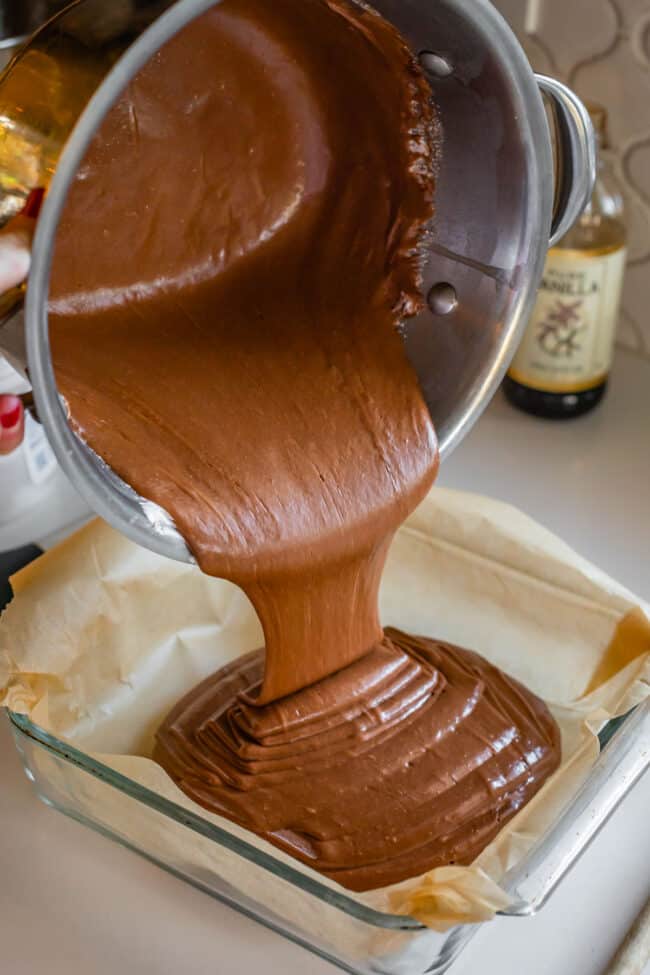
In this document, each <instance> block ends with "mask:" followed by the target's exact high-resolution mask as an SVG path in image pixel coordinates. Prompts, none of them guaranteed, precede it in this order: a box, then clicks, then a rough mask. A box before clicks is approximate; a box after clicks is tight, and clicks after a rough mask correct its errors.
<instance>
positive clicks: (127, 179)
mask: <svg viewBox="0 0 650 975" xmlns="http://www.w3.org/2000/svg"><path fill="white" fill-rule="evenodd" d="M434 130H435V118H434V109H433V107H432V104H431V99H430V91H429V89H428V86H427V84H426V81H425V79H424V78H423V76H422V75H421V74H420V71H419V68H418V66H417V64H416V62H415V61H414V59H413V57H412V55H411V53H410V52H409V49H408V47H407V45H406V43H405V41H404V40H403V39H402V38H401V36H400V35H399V34H398V32H397V31H396V30H395V29H394V28H393V27H392V26H391V25H390V24H388V23H387V22H386V21H385V20H383V19H382V18H381V17H379V16H378V15H377V14H376V13H375V12H373V11H371V10H369V9H368V8H366V7H362V6H360V5H357V4H356V3H353V2H349V0H274V2H273V3H272V4H270V3H268V0H224V2H223V3H222V4H221V5H219V6H218V7H216V8H214V9H213V10H211V11H209V12H208V13H206V14H204V15H203V16H201V17H200V18H199V19H198V20H196V21H194V22H193V23H192V24H191V25H190V26H188V27H187V28H185V29H184V30H183V31H182V32H181V33H180V34H179V35H177V36H176V37H175V38H174V39H173V40H172V41H171V42H170V43H168V44H167V45H166V46H165V47H164V48H163V49H162V50H161V51H160V52H159V54H158V55H157V56H156V57H155V58H154V59H153V60H152V61H151V62H150V63H149V64H148V65H147V66H146V67H145V68H144V69H143V70H142V72H141V73H140V74H139V75H138V76H137V77H136V79H135V80H134V81H133V82H132V83H131V84H130V85H129V87H128V88H127V89H126V90H125V91H124V93H123V95H122V97H121V99H120V100H119V101H118V102H117V103H116V105H115V106H114V107H113V109H112V110H111V112H110V113H109V115H108V116H107V118H106V119H105V121H104V123H103V125H102V127H101V128H100V130H99V132H98V134H97V135H96V137H95V139H94V141H93V143H92V145H91V147H90V149H89V151H88V153H87V156H86V158H85V161H84V163H83V165H82V166H81V168H80V170H79V173H78V176H77V179H76V182H75V183H74V185H73V187H72V190H71V193H70V196H69V198H68V201H67V204H66V209H65V212H64V216H63V219H62V222H61V227H60V231H59V235H58V240H57V246H56V252H55V255H54V263H53V272H52V284H51V295H50V298H51V300H50V333H51V341H52V352H53V359H54V364H55V369H56V375H57V381H58V384H59V387H60V389H61V391H62V393H63V394H64V395H65V397H66V399H67V402H68V404H69V407H70V411H71V416H72V422H73V424H74V426H75V429H76V430H77V432H78V433H79V434H80V435H81V436H82V437H83V438H84V439H85V440H86V441H87V442H88V443H89V444H90V446H91V447H92V448H93V449H94V450H95V451H96V452H97V453H98V454H100V455H101V456H102V457H103V458H104V459H105V460H106V462H107V463H108V464H110V466H111V467H112V468H113V469H114V470H115V471H116V472H117V473H118V474H119V475H120V476H121V477H122V478H123V479H124V480H125V481H127V482H128V483H129V484H131V485H132V486H133V487H134V488H135V489H136V490H137V491H138V492H139V493H140V494H141V495H142V496H144V497H146V498H149V499H151V500H153V501H155V502H157V503H158V504H159V505H161V506H162V507H163V508H165V509H166V510H167V511H168V512H169V513H170V514H171V515H172V517H173V518H174V521H175V523H176V525H177V527H178V529H179V530H180V531H181V533H182V534H183V536H184V537H185V538H186V540H187V542H188V545H189V546H190V548H191V550H192V551H193V553H194V554H195V556H196V558H197V560H198V563H199V565H200V567H201V569H202V570H203V571H204V572H207V573H209V574H211V575H216V576H222V577H224V578H227V579H230V580H232V581H233V582H235V583H237V584H238V585H239V586H241V587H242V588H243V589H244V590H245V592H246V593H247V595H248V596H249V597H250V599H251V601H252V603H253V605H254V606H255V609H256V611H257V613H258V614H259V617H260V620H261V623H262V627H263V631H264V638H265V648H264V650H260V651H258V652H255V653H252V654H249V655H248V656H246V657H243V658H241V659H240V660H237V661H236V662H235V663H233V664H231V665H230V666H228V667H226V668H224V669H222V670H220V671H218V672H217V673H215V674H214V675H213V676H212V677H210V678H209V679H208V680H207V681H205V682H204V683H202V684H201V685H200V686H199V687H197V688H195V689H194V690H193V691H192V692H191V693H190V694H189V695H187V697H185V698H184V699H183V700H182V701H180V702H179V703H178V704H177V706H176V707H175V708H174V710H173V711H172V713H171V714H170V715H169V716H168V717H167V719H166V720H165V721H164V723H163V725H162V727H161V728H160V730H159V732H158V735H157V745H156V750H155V756H154V757H155V758H156V759H157V760H158V761H159V762H160V763H161V765H163V767H164V768H165V769H166V770H167V771H168V772H169V774H170V775H171V776H172V778H173V779H174V780H175V781H176V782H177V784H178V785H179V786H180V788H181V789H183V790H184V791H185V792H186V793H187V794H188V795H189V796H191V797H192V798H193V799H194V800H196V801H197V802H198V803H200V804H201V805H203V806H205V807H207V808H208V809H210V810H212V811H215V812H218V813H220V814H222V815H224V816H226V817H228V818H230V819H232V820H234V821H235V822H237V823H240V824H242V825H244V826H246V827H248V828H250V829H251V830H253V831H255V832H256V833H258V834H260V835H261V836H264V837H265V838H266V839H268V840H269V841H270V842H272V843H274V844H276V845H277V846H279V847H280V848H282V849H283V850H285V851H287V852H289V853H291V854H292V855H294V856H295V857H297V858H299V859H300V860H302V861H304V862H305V863H307V864H309V865H311V866H313V867H314V868H315V869H317V870H319V871H321V872H322V873H324V874H326V875H327V876H329V877H332V878H333V879H335V880H337V881H339V882H340V883H341V884H343V885H344V886H346V887H348V888H351V889H354V890H365V889H369V888H373V887H379V886H383V885H385V884H388V883H392V882H395V881H399V880H403V879H404V878H406V877H409V876H413V875H415V874H418V873H422V872H423V871H425V870H427V869H429V868H431V867H435V866H438V865H441V864H446V863H469V862H471V860H473V859H474V858H475V857H476V855H477V854H478V853H480V851H481V850H482V849H483V848H484V847H485V845H486V844H487V843H488V842H489V841H490V840H491V839H492V838H493V837H494V836H495V834H496V833H497V831H498V830H499V828H500V827H501V825H502V824H503V823H504V822H505V821H506V820H507V819H508V818H509V817H510V816H512V815H513V814H514V813H515V812H516V811H517V810H518V809H520V808H521V807H522V806H523V805H524V804H525V803H526V802H527V801H528V799H530V797H531V796H532V795H534V793H535V792H536V791H537V790H538V789H539V788H540V786H541V785H542V783H543V782H544V780H545V779H546V778H547V776H548V775H549V774H550V773H551V772H552V771H553V770H554V769H555V768H556V767H557V765H558V762H559V737H558V730H557V727H556V725H555V723H554V721H553V719H552V718H551V716H550V714H549V712H548V710H547V709H546V707H545V705H544V704H543V703H542V702H541V701H539V700H538V699H537V698H536V697H535V696H534V695H532V694H531V693H530V692H528V691H527V690H526V689H525V688H523V687H522V686H521V685H520V684H518V683H517V682H516V681H514V680H512V679H510V678H508V677H507V676H506V675H504V674H503V673H501V672H500V671H498V670H497V669H496V668H495V667H493V666H491V665H490V664H488V663H486V662H485V661H483V660H482V659H481V658H480V657H478V656H476V654H474V653H471V652H469V651H467V650H462V649H459V648H456V647H452V646H447V645H444V644H441V643H438V642H435V641H433V640H429V639H424V638H417V639H416V638H414V637H410V636H407V635H405V634H403V633H400V632H398V631H394V630H387V631H386V632H385V633H384V632H382V629H381V625H380V622H379V616H378V608H377V596H378V587H379V582H380V579H381V573H382V569H383V565H384V561H385V558H386V553H387V550H388V547H389V545H390V542H391V539H392V537H393V535H394V533H395V531H396V529H397V528H398V527H399V525H400V524H401V523H402V522H403V521H404V519H405V518H406V516H407V515H408V514H409V513H410V512H411V511H412V510H413V509H414V508H415V506H416V505H417V504H418V502H419V501H421V500H422V498H423V497H424V495H425V494H426V492H427V491H428V490H429V488H430V486H431V485H432V483H433V481H434V478H435V474H436V470H437V464H438V456H437V445H436V437H435V432H434V429H433V426H432V423H431V420H430V417H429V414H428V412H427V408H426V406H425V403H424V401H423V398H422V395H421V393H420V389H419V387H418V382H417V379H416V377H415V374H414V372H413V370H412V368H411V366H410V364H409V362H408V360H407V359H406V356H405V353H404V351H403V347H402V342H401V339H400V337H399V333H398V325H399V323H400V321H401V320H402V319H404V318H407V317H408V316H410V315H413V314H414V313H415V312H417V310H418V308H419V307H420V303H421V298H420V280H419V278H420V275H419V266H420V251H421V246H422V241H423V234H424V230H425V227H426V225H427V223H428V222H429V221H430V219H431V216H432V213H433V196H434V176H433V171H434V159H433V157H434V152H433V148H432V145H433V139H432V133H433V131H434Z"/></svg>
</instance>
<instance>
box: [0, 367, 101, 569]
mask: <svg viewBox="0 0 650 975" xmlns="http://www.w3.org/2000/svg"><path fill="white" fill-rule="evenodd" d="M29 389H30V386H29V383H28V382H27V380H25V379H24V378H23V377H22V376H21V375H20V374H19V373H17V372H16V370H15V369H14V368H13V367H12V366H11V365H10V364H9V363H8V362H7V360H6V359H4V358H2V356H0V394H2V393H15V394H18V395H20V394H21V393H26V392H28V391H29ZM88 514H89V510H88V507H87V506H86V504H85V503H84V502H83V501H82V500H81V498H80V497H79V495H78V494H77V492H76V491H75V490H74V488H72V486H71V485H70V483H69V482H68V480H67V478H66V477H65V475H64V474H63V472H62V471H61V469H60V467H59V465H58V463H57V460H56V457H55V456H54V452H53V451H52V448H51V447H50V445H49V443H48V441H47V438H46V436H45V431H44V430H43V427H42V426H41V424H40V423H38V422H37V421H36V420H35V419H34V418H33V417H32V415H31V414H30V413H29V412H27V413H26V414H25V435H24V437H23V441H22V443H21V444H20V446H19V447H17V448H16V449H15V450H13V451H12V452H11V453H10V454H6V455H0V552H7V551H11V550H12V549H15V548H20V547H21V546H23V545H27V544H29V543H31V542H34V543H36V544H38V545H40V546H41V547H43V548H47V547H49V545H51V544H54V542H55V541H58V540H59V539H60V538H61V537H62V536H63V535H65V534H66V533H67V532H68V531H71V530H72V529H73V528H75V527H76V526H77V525H78V524H79V523H80V522H82V521H84V520H85V519H86V518H87V517H88Z"/></svg>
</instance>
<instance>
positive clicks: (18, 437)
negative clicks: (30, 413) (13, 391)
mask: <svg viewBox="0 0 650 975" xmlns="http://www.w3.org/2000/svg"><path fill="white" fill-rule="evenodd" d="M24 432H25V409H24V407H23V404H22V402H21V400H20V399H19V397H18V396H12V395H8V394H3V395H0V455H4V454H10V453H12V451H14V450H15V449H16V447H19V446H20V444H21V443H22V439H23V434H24Z"/></svg>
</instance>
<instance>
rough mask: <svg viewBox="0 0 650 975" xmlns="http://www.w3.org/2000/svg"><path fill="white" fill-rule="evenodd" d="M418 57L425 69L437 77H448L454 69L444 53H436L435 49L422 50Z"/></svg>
mask: <svg viewBox="0 0 650 975" xmlns="http://www.w3.org/2000/svg"><path fill="white" fill-rule="evenodd" d="M418 59H419V61H420V64H421V65H422V68H423V69H424V71H426V73H427V74H431V75H434V76H435V77H436V78H448V77H449V75H450V74H451V73H452V71H453V70H454V69H453V66H452V64H451V63H450V62H449V61H448V60H447V58H445V57H443V56H442V54H435V53H434V52H433V51H420V53H419V54H418Z"/></svg>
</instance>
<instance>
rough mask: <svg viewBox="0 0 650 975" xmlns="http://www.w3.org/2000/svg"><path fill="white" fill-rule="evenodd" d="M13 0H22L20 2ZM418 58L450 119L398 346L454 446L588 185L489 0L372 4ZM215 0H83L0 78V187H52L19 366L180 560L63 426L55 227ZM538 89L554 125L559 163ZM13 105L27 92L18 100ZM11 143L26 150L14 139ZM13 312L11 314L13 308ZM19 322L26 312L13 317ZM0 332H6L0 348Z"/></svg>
mask: <svg viewBox="0 0 650 975" xmlns="http://www.w3.org/2000/svg"><path fill="white" fill-rule="evenodd" d="M23 2H24V0H21V8H22V3H23ZM373 3H374V6H375V7H376V8H377V10H379V12H380V13H382V14H383V15H384V16H385V17H387V18H388V19H389V20H391V21H392V22H393V23H394V24H395V25H396V26H397V27H398V28H399V30H400V31H401V32H402V34H403V35H404V37H405V38H406V39H407V40H408V42H409V43H410V45H411V47H412V49H413V51H414V52H415V53H416V54H417V55H418V56H419V57H420V60H421V63H422V64H423V66H424V67H425V69H426V71H427V74H428V77H429V79H430V82H431V87H432V90H433V95H434V98H435V101H436V104H437V106H438V112H439V116H440V119H441V123H442V130H443V149H442V158H441V167H440V173H439V178H438V185H437V194H436V216H435V220H434V225H433V234H432V239H433V241H434V243H433V244H432V245H431V247H430V250H429V257H428V262H427V265H426V269H425V273H424V288H425V293H426V295H427V305H426V308H425V310H424V311H423V312H422V313H421V314H420V315H418V316H417V318H415V319H412V320H409V321H408V322H407V323H406V325H405V328H404V342H405V346H406V350H407V353H408V355H409V357H410V359H411V361H412V362H413V364H414V367H415V369H416V371H417V374H418V376H419V379H420V384H421V387H422V391H423V394H424V397H425V400H426V402H427V405H428V407H429V410H430V412H431V416H432V418H433V420H434V423H435V426H436V428H437V431H438V436H439V439H440V445H441V453H442V455H443V457H444V456H445V455H447V454H448V453H449V452H450V451H451V450H452V449H453V448H454V447H455V446H456V445H457V444H458V443H459V441H460V440H461V439H462V438H463V436H464V435H465V434H466V433H467V431H468V430H469V429H470V427H471V426H472V424H473V423H474V421H475V420H476V419H477V418H478V416H479V415H480V413H481V412H482V411H483V409H484V408H485V407H486V405H487V404H488V402H489V401H490V399H491V397H492V395H493V393H494V392H495V390H496V388H497V386H498V385H499V383H500V381H501V379H502V377H503V375H504V372H505V370H506V368H507V366H508V363H509V361H510V359H511V357H512V355H513V353H514V351H515V348H516V346H517V343H518V341H519V339H520V337H521V334H522V332H523V329H524V327H525V324H526V321H527V318H528V315H529V313H530V310H531V307H532V303H533V301H534V298H535V292H536V289H537V285H538V283H539V279H540V276H541V273H542V269H543V265H544V258H545V255H546V252H547V249H548V246H549V241H550V242H551V243H552V242H553V241H555V240H557V239H559V238H560V237H561V236H562V235H563V233H564V232H565V231H566V230H567V229H568V228H569V226H570V225H571V224H572V223H573V222H574V220H575V219H576V218H577V216H578V214H579V213H580V211H581V210H582V208H583V207H584V205H585V204H586V202H587V199H588V197H589V195H590V192H591V189H592V185H593V180H594V174H595V151H594V145H593V133H592V129H591V123H590V121H589V117H588V114H587V112H586V110H585V109H584V107H583V106H582V104H581V102H580V101H579V100H578V99H577V98H576V97H575V96H574V95H573V94H572V93H571V92H570V91H569V90H568V89H567V88H565V87H564V86H563V85H561V84H560V83H559V82H557V81H554V80H552V79H549V78H543V77H540V76H535V75H534V74H533V72H532V70H531V68H530V66H529V64H528V61H527V59H526V57H525V55H524V53H523V51H522V49H521V47H520V46H519V44H518V42H517V40H516V38H515V37H514V35H513V34H512V32H511V30H510V28H509V27H508V26H507V24H506V22H505V21H504V20H503V19H502V17H501V16H500V15H499V14H498V13H497V12H496V10H495V9H494V8H493V7H492V6H491V4H490V3H489V2H487V0H373ZM213 4H214V0H178V2H175V3H174V2H172V0H119V2H117V3H115V4H106V3H105V0H76V2H75V3H74V4H72V5H71V6H69V7H67V8H66V9H65V10H64V11H63V12H62V13H61V14H59V15H57V16H56V17H54V18H53V19H52V20H51V21H49V23H48V24H46V25H45V27H43V28H42V29H41V30H40V31H39V32H37V33H36V34H35V35H34V36H33V37H32V39H31V40H30V42H29V44H28V45H27V46H26V47H25V48H23V49H22V53H19V54H18V56H17V58H15V59H14V61H13V62H12V63H11V64H10V66H9V68H8V69H7V70H6V71H5V73H4V75H3V76H2V78H0V137H1V138H0V193H4V194H5V196H6V195H9V194H12V193H13V194H14V196H15V199H16V201H17V202H16V206H17V207H18V206H19V205H20V201H21V200H22V198H23V196H24V195H26V193H27V192H28V191H29V190H30V189H31V188H32V187H33V186H35V185H39V183H40V184H47V185H48V186H49V190H48V193H47V197H46V199H45V203H44V205H43V209H42V212H41V215H40V217H39V219H38V225H37V230H36V235H35V238H34V243H33V259H32V268H31V272H30V276H29V286H28V288H27V293H26V301H25V308H24V316H25V323H26V339H27V343H26V344H27V358H28V365H29V374H30V378H31V381H32V384H33V387H34V395H35V399H36V403H37V406H38V410H39V415H40V418H41V420H42V421H43V423H44V425H45V429H46V431H47V435H48V437H49V439H50V442H51V444H52V446H53V448H54V451H55V453H56V455H57V457H58V460H59V463H60V464H61V467H62V468H63V470H64V471H65V472H66V473H67V475H68V476H69V478H70V480H71V481H72V483H73V484H74V485H75V487H76V488H77V489H78V490H79V492H80V494H82V496H83V497H84V498H85V500H86V501H87V502H88V504H89V505H90V506H91V507H92V508H93V509H94V510H95V511H96V512H97V513H98V514H100V515H101V516H102V517H103V518H105V519H106V520H107V521H108V522H110V523H111V524H112V525H114V526H115V527H116V528H118V529H119V530H120V531H122V532H123V533H124V534H125V535H127V536H129V537H130V538H132V539H133V540H134V541H135V542H138V543H139V544H141V545H144V546H146V547H148V548H150V549H152V550H154V551H156V552H159V553H161V554H163V555H167V556H170V557H172V558H176V559H182V560H188V559H191V555H190V553H189V551H188V548H187V546H186V544H185V541H184V540H183V539H182V537H181V536H180V535H179V533H178V532H177V531H176V529H175V527H174V525H173V523H172V521H171V519H170V518H169V516H168V515H167V514H166V512H164V511H163V510H162V509H161V508H160V507H158V506H157V505H155V504H153V503H151V502H148V501H146V500H144V499H142V498H140V497H139V496H138V495H137V494H136V493H135V492H134V491H133V490H132V489H131V488H130V487H129V486H128V485H126V484H125V483H124V482H123V481H122V480H120V479H119V478H118V477H117V476H116V475H115V474H114V473H113V472H112V471H111V470H110V469H109V468H108V467H107V466H106V464H104V463H103V461H102V460H101V459H100V458H99V457H97V455H96V454H94V453H93V452H92V451H91V450H89V448H88V447H87V446H86V445H85V444H84V443H83V442H82V441H81V440H80V439H79V438H78V437H77V436H76V435H75V434H74V433H73V432H72V429H71V428H70V426H69V424H68V419H67V416H66V412H65V410H64V407H63V405H62V403H61V400H60V397H59V394H58V391H57V386H56V381H55V376H54V371H53V368H52V362H51V358H50V349H49V339H48V315H47V305H48V287H49V274H50V263H51V258H52V251H53V245H54V239H55V235H56V230H57V225H58V222H59V218H60V215H61V212H62V210H63V207H64V205H65V200H66V195H67V193H68V189H69V187H70V184H71V182H72V181H73V179H74V177H75V174H76V172H77V168H78V166H79V163H80V162H81V160H82V159H83V156H84V153H85V151H86V149H87V147H88V144H89V142H90V140H91V139H92V137H93V135H94V133H95V131H96V129H97V127H98V126H99V124H100V122H101V120H102V118H103V117H104V115H105V114H106V112H107V111H108V109H109V108H110V107H111V105H112V104H113V102H114V101H115V99H116V97H117V96H118V95H119V93H120V92H121V91H122V89H123V88H124V86H125V85H126V84H127V83H128V82H129V80H130V79H131V78H132V77H133V76H134V75H135V74H136V72H137V71H138V70H139V69H140V68H141V67H142V66H143V65H144V64H145V63H146V61H147V60H148V59H149V58H150V57H151V56H152V55H153V54H154V53H155V52H156V51H157V50H158V49H159V48H160V46H161V45H162V44H164V43H165V41H167V40H168V39H169V38H170V37H171V36H172V35H173V34H175V33H176V32H177V31H178V30H180V29H181V28H182V27H183V26H184V25H185V24H187V23H188V22H189V21H190V20H192V19H193V18H194V17H196V16H198V15H199V14H201V13H203V12H204V11H205V10H206V9H208V8H209V7H211V6H213ZM540 90H541V92H542V93H543V94H544V95H545V96H547V102H548V107H549V109H550V114H551V116H552V119H553V121H554V128H555V136H556V138H555V140H554V142H555V148H556V152H555V157H554V153H553V142H552V139H551V133H550V130H549V124H548V120H547V115H546V112H545V107H544V102H543V100H542V96H541V94H540ZM21 100H22V101H21ZM12 139H13V140H14V144H19V145H21V146H22V153H18V154H16V152H15V151H12V149H11V146H12ZM21 314H23V313H22V311H21V312H18V316H20V315H21ZM9 318H10V319H11V320H10V321H9V326H10V328H13V329H14V331H15V330H16V326H17V323H18V325H20V317H17V315H16V313H15V312H14V313H13V315H12V316H8V318H5V322H7V321H8V320H9ZM2 335H3V332H2V330H1V329H0V345H2Z"/></svg>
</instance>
